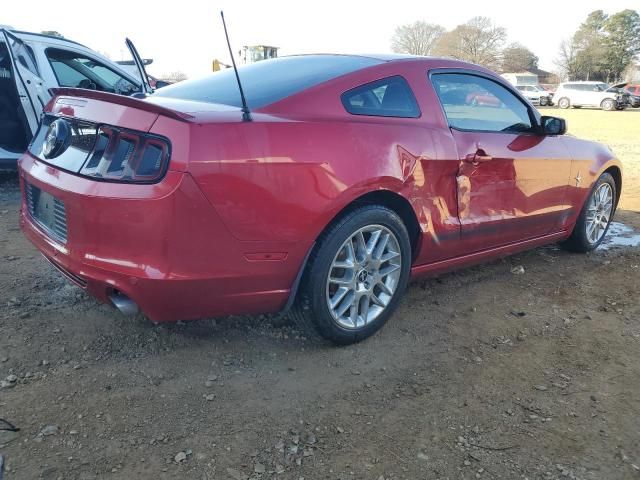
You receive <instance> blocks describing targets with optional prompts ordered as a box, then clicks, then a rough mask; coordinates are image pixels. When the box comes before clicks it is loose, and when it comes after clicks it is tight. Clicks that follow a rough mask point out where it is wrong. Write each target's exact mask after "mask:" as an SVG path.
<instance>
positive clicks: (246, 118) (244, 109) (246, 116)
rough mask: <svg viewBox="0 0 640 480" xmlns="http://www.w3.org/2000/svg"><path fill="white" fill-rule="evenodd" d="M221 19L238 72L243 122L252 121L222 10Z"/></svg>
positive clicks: (235, 68)
mask: <svg viewBox="0 0 640 480" xmlns="http://www.w3.org/2000/svg"><path fill="white" fill-rule="evenodd" d="M220 17H222V26H223V27H224V36H225V37H226V38H227V46H228V47H229V55H231V63H232V64H233V70H234V72H236V80H237V81H238V89H239V90H240V99H241V100H242V121H243V122H250V121H251V112H250V111H249V107H248V105H247V99H246V98H245V97H244V90H242V83H241V82H240V75H238V67H236V60H235V58H234V56H233V50H232V49H231V42H230V41H229V34H228V33H227V23H226V22H225V21H224V12H223V11H222V10H220Z"/></svg>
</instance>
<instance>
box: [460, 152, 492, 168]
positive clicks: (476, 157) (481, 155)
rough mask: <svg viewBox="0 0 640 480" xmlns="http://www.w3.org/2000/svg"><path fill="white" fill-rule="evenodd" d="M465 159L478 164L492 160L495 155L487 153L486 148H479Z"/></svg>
mask: <svg viewBox="0 0 640 480" xmlns="http://www.w3.org/2000/svg"><path fill="white" fill-rule="evenodd" d="M464 159H465V161H466V162H469V163H473V164H474V165H478V164H480V163H485V162H490V161H491V160H493V157H492V156H491V155H487V154H486V153H485V151H484V150H482V149H478V150H477V151H476V153H470V154H469V155H467V156H466V157H465V158H464Z"/></svg>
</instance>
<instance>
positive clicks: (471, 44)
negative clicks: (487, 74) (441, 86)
mask: <svg viewBox="0 0 640 480" xmlns="http://www.w3.org/2000/svg"><path fill="white" fill-rule="evenodd" d="M506 37H507V32H506V30H505V29H504V28H502V27H499V26H497V25H495V24H494V23H493V21H492V20H491V19H490V18H487V17H474V18H472V19H471V20H469V21H468V22H467V23H465V24H462V25H458V26H457V27H456V28H454V29H453V30H451V31H450V32H447V33H445V34H444V35H442V37H441V38H440V41H439V42H438V43H437V44H436V46H435V49H434V51H435V53H437V54H439V55H444V56H447V57H453V58H457V59H459V60H465V61H467V62H472V63H477V64H479V65H484V66H485V67H488V68H492V69H494V70H497V69H498V68H499V67H500V63H501V55H500V52H501V49H502V46H503V45H504V42H505V39H506Z"/></svg>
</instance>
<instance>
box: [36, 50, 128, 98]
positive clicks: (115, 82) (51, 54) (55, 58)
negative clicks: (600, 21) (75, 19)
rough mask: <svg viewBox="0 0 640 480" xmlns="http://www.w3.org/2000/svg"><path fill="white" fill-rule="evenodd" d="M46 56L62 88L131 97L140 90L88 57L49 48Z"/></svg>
mask: <svg viewBox="0 0 640 480" xmlns="http://www.w3.org/2000/svg"><path fill="white" fill-rule="evenodd" d="M46 54H47V58H48V59H49V63H51V68H53V71H54V73H55V74H56V78H57V79H58V84H60V86H61V87H72V88H86V89H90V90H100V91H102V92H109V93H119V94H121V95H130V94H132V93H134V92H137V91H139V90H140V87H139V86H138V85H135V84H134V83H132V82H131V81H129V80H128V79H127V78H125V77H123V76H122V75H120V74H119V73H116V72H114V71H113V70H111V69H110V68H109V67H107V66H106V65H104V64H102V63H100V62H98V61H97V60H94V59H93V58H90V57H88V56H85V55H82V54H80V53H76V52H72V51H69V50H62V49H58V48H48V49H47V50H46Z"/></svg>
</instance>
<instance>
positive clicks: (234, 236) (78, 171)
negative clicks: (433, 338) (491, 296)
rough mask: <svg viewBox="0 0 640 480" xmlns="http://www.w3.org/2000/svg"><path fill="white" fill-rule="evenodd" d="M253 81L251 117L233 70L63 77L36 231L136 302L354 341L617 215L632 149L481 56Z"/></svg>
mask: <svg viewBox="0 0 640 480" xmlns="http://www.w3.org/2000/svg"><path fill="white" fill-rule="evenodd" d="M239 76H240V78H241V81H242V84H243V87H244V91H245V93H246V99H247V104H248V107H249V109H250V112H248V111H244V112H243V105H242V102H241V99H240V95H239V91H238V85H237V83H236V78H235V76H234V72H233V70H231V69H229V70H223V71H220V72H217V73H214V74H212V75H211V76H209V77H206V78H203V79H196V80H189V81H185V82H181V83H179V84H175V85H172V86H168V87H166V88H163V89H161V90H159V91H157V92H156V93H154V94H153V95H149V96H147V97H146V98H144V99H136V98H131V97H123V96H116V95H112V94H107V93H102V92H96V91H88V90H74V89H60V90H57V91H56V92H55V97H54V98H53V99H52V100H51V101H50V102H49V104H48V105H47V106H46V109H45V110H46V113H45V115H44V117H43V119H42V123H41V125H40V129H39V131H38V133H37V135H36V136H35V138H34V140H33V142H32V143H31V146H30V149H29V151H28V152H27V153H25V154H24V156H23V157H22V159H21V160H20V183H21V188H22V192H23V202H22V209H21V216H20V222H21V227H22V229H23V231H24V233H25V235H26V236H27V237H28V238H29V239H30V240H31V241H32V242H33V243H34V244H35V245H36V246H37V248H38V249H40V251H41V252H42V253H43V255H44V256H45V258H46V259H47V260H49V261H50V262H51V263H52V264H53V265H54V266H55V267H56V268H58V269H59V270H60V271H61V272H62V273H63V274H64V275H65V276H66V277H67V278H68V279H69V280H71V281H72V282H74V283H75V284H76V285H78V286H80V287H81V288H83V289H85V290H86V291H88V292H89V293H90V294H91V295H93V296H95V297H96V298H97V299H99V300H101V301H103V302H107V303H111V304H113V305H115V306H116V307H118V308H119V309H120V310H121V311H123V312H125V313H133V312H135V311H136V310H137V309H138V308H140V309H141V310H142V311H143V312H144V313H145V314H146V315H147V316H148V317H149V318H150V319H151V320H153V321H156V322H165V321H176V320H186V319H196V318H201V317H208V316H218V315H227V314H241V313H258V312H281V311H289V310H291V312H292V314H293V316H294V317H295V318H296V319H297V320H298V321H299V322H300V324H301V325H302V326H303V327H304V328H306V329H307V330H308V331H309V332H313V333H317V334H319V335H321V336H323V337H325V338H327V339H330V340H331V341H333V342H336V343H340V344H346V343H352V342H356V341H359V340H362V339H364V338H366V337H368V336H370V335H372V334H373V333H374V332H375V331H377V330H378V329H379V328H380V327H381V326H382V325H383V324H384V323H385V322H386V320H387V319H388V318H389V317H390V316H391V314H392V313H393V311H394V310H395V308H396V307H397V305H398V302H399V300H400V297H401V295H402V293H403V291H404V289H405V287H406V285H407V282H408V281H409V279H410V278H412V277H418V276H421V275H426V274H436V273H439V272H443V271H447V270H451V269H454V268H458V267H461V266H465V265H470V264H474V263H478V262H482V261H485V260H488V259H491V258H495V257H497V256H501V255H507V254H511V253H514V252H518V251H522V250H525V249H529V248H533V247H536V246H539V245H544V244H548V243H553V242H562V244H563V245H564V246H565V247H566V248H569V249H572V250H575V251H580V252H587V251H589V250H592V249H594V248H596V247H597V246H598V245H599V244H600V242H601V241H602V239H603V237H604V235H605V233H606V231H607V228H608V226H609V223H610V221H611V219H612V217H613V214H614V211H615V207H616V204H617V202H618V198H619V196H620V189H621V183H622V169H621V164H620V162H619V161H618V160H616V159H615V157H614V155H613V153H612V152H611V151H610V150H609V149H608V148H607V147H606V146H603V145H600V144H597V143H593V142H589V141H585V140H580V139H577V138H574V137H571V136H565V135H564V133H565V130H566V126H565V123H564V121H563V120H561V119H559V118H554V117H545V116H540V114H539V112H538V111H537V110H536V109H535V108H533V107H532V106H531V105H530V104H529V103H528V102H527V101H526V100H525V99H524V98H523V97H522V96H521V95H520V93H519V92H518V91H517V90H516V89H515V88H514V87H512V86H511V85H510V84H508V83H507V82H505V81H504V80H503V79H502V78H501V77H499V76H497V75H496V74H494V73H493V72H491V71H489V70H486V69H484V68H482V67H479V66H477V65H471V64H467V63H464V62H460V61H455V60H446V59H431V58H426V57H402V56H366V57H365V56H350V55H307V56H293V57H282V58H278V59H274V60H268V61H264V62H259V63H255V64H251V65H247V66H244V67H241V68H240V69H239ZM469 92H486V94H483V95H487V94H488V96H487V97H486V98H495V99H497V101H499V102H500V105H501V106H502V108H493V106H487V105H486V104H483V103H484V102H476V104H474V105H471V104H470V102H467V99H468V93H469Z"/></svg>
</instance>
